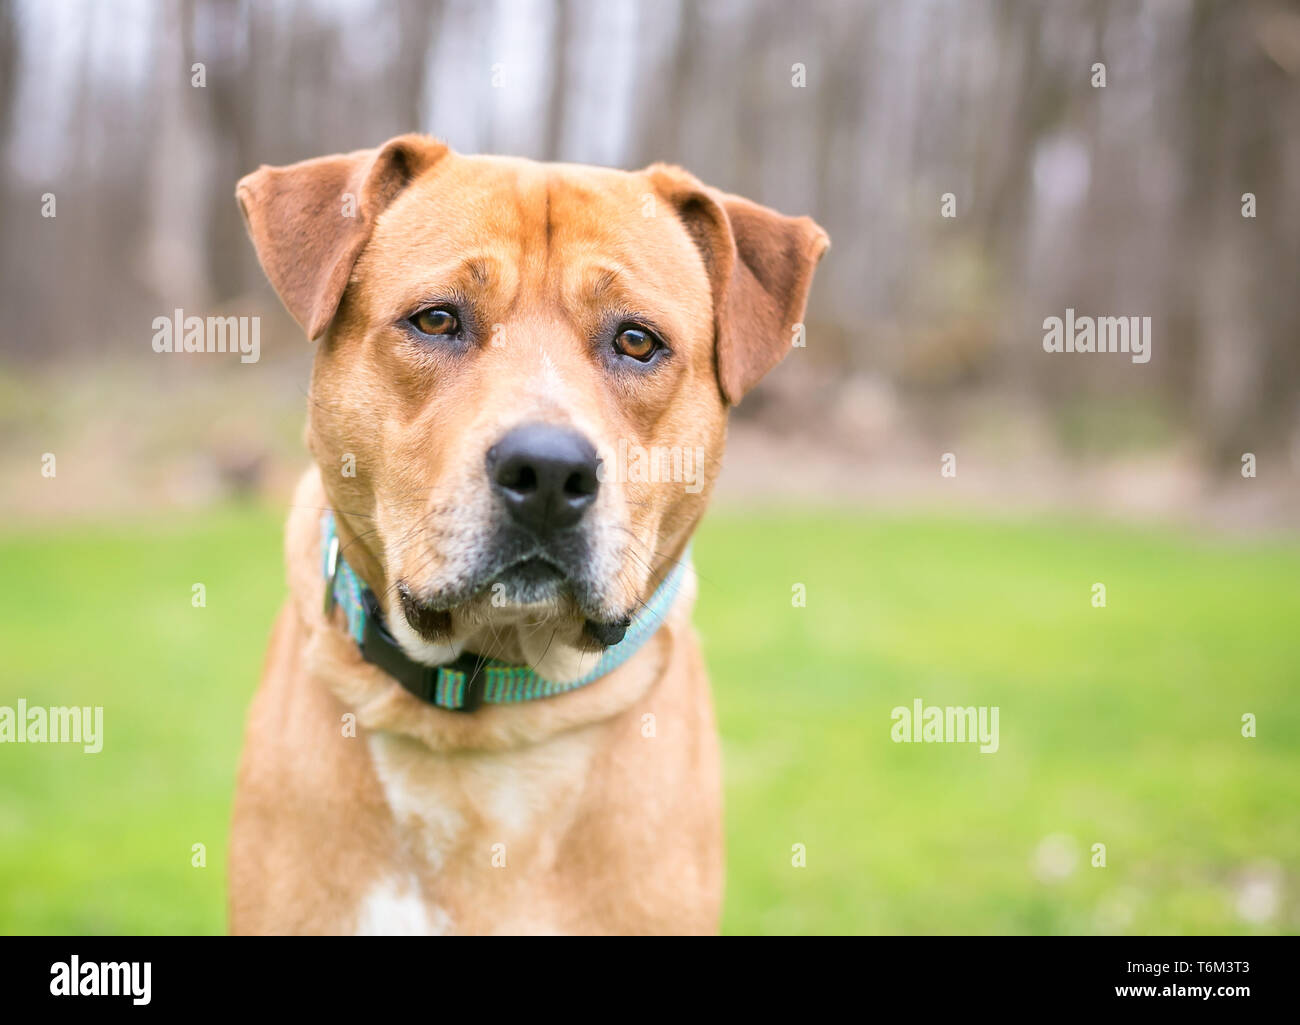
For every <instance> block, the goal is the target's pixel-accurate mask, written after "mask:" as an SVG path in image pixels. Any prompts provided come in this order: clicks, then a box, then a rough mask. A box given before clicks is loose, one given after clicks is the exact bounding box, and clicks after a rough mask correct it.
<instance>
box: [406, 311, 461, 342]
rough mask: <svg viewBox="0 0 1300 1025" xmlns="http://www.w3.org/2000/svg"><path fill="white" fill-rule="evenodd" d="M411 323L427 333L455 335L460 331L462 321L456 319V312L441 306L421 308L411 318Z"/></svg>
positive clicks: (423, 332) (418, 329) (421, 331)
mask: <svg viewBox="0 0 1300 1025" xmlns="http://www.w3.org/2000/svg"><path fill="white" fill-rule="evenodd" d="M411 323H412V324H413V325H415V329H416V330H417V331H419V332H420V333H421V334H426V335H454V334H456V333H457V332H458V331H460V321H459V320H457V319H456V314H454V313H452V312H451V310H445V309H443V308H441V307H439V306H435V307H434V308H433V309H429V310H421V311H420V312H419V313H417V314H416V315H415V316H414V317H412V318H411Z"/></svg>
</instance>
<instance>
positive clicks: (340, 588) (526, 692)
mask: <svg viewBox="0 0 1300 1025" xmlns="http://www.w3.org/2000/svg"><path fill="white" fill-rule="evenodd" d="M320 544H321V560H322V562H321V568H322V571H323V576H324V579H325V592H324V601H323V610H324V613H325V615H326V616H332V617H334V618H335V619H341V620H342V621H343V623H345V624H346V628H347V631H348V633H349V635H350V636H351V637H352V638H353V640H354V641H356V643H357V645H358V646H359V648H360V650H361V655H362V658H364V659H365V660H366V661H367V662H368V663H370V664H371V665H373V666H375V667H376V668H378V669H381V670H382V671H384V672H385V673H387V674H388V675H389V676H391V677H393V679H395V680H396V681H397V682H398V683H400V684H401V685H402V686H403V687H405V688H406V690H408V691H410V692H411V693H412V694H414V695H415V696H416V697H418V698H420V700H422V701H425V702H427V703H429V704H432V705H436V706H437V707H439V708H444V709H447V710H449V711H458V712H474V711H477V710H478V708H479V707H480V706H482V705H483V704H485V703H486V704H516V703H519V702H523V701H533V700H542V699H545V698H553V697H556V696H557V695H560V694H565V693H568V692H569V691H572V690H576V689H577V688H579V687H584V686H587V685H588V684H591V683H595V682H596V681H597V680H600V679H601V678H603V677H605V676H608V675H609V674H610V673H611V672H613V671H614V670H615V669H617V668H618V667H619V666H621V665H622V664H623V663H624V662H627V661H628V660H629V659H631V658H633V657H634V656H635V655H636V653H637V652H638V651H639V650H640V649H641V647H642V646H643V645H644V644H645V643H646V642H647V641H648V640H649V639H650V638H651V637H652V636H653V635H654V633H655V631H656V630H657V629H658V628H659V625H660V623H661V622H662V621H663V618H664V617H665V616H666V615H667V614H668V612H669V610H670V609H671V608H672V606H673V603H674V602H675V600H676V598H677V593H678V591H679V590H680V589H681V584H682V580H683V579H684V577H685V575H686V572H687V565H688V562H687V560H686V559H682V560H681V561H680V562H678V563H677V564H676V565H674V566H673V568H672V570H671V571H670V572H669V573H668V575H667V576H666V577H665V578H664V580H663V582H662V583H660V585H659V586H658V588H656V590H655V593H654V594H653V595H651V597H650V600H649V601H647V602H645V603H644V604H643V607H642V609H641V610H640V612H639V613H638V614H637V616H636V617H635V618H634V619H632V620H631V622H630V623H629V624H628V627H627V629H626V632H625V633H624V634H623V636H622V637H621V639H620V640H619V641H618V642H617V643H614V644H612V645H610V646H608V647H606V648H604V650H601V651H592V650H590V649H588V650H585V651H584V650H583V649H582V648H580V647H578V646H577V645H576V644H574V643H573V642H572V640H569V639H566V640H565V641H563V642H562V643H561V644H560V645H559V646H556V645H555V643H554V641H555V635H556V633H557V632H558V629H559V628H558V626H557V627H555V628H553V629H551V631H550V632H549V636H547V632H546V630H545V627H546V626H547V625H548V624H547V623H546V622H542V623H540V624H539V623H532V624H529V623H528V622H527V621H526V620H525V621H524V628H523V629H522V630H521V629H518V628H516V644H517V645H518V648H519V650H522V651H523V652H524V654H525V658H527V653H528V649H529V647H532V648H534V650H536V652H537V653H536V654H535V655H534V656H533V658H532V659H529V660H528V661H527V662H512V661H505V660H502V659H500V658H499V657H497V652H499V651H500V650H501V648H502V646H503V645H502V639H501V637H500V636H499V634H498V633H497V631H496V630H492V631H491V633H492V636H491V637H481V638H480V639H479V641H478V642H477V644H475V641H474V635H471V636H470V637H469V638H468V639H467V640H466V641H465V642H462V643H460V644H459V645H451V644H448V645H433V646H429V645H427V644H424V643H415V642H413V640H412V638H410V637H409V636H408V637H405V638H404V637H403V636H402V635H401V634H397V633H396V629H397V628H399V627H401V626H407V624H406V623H405V621H404V619H403V617H401V616H399V615H394V616H393V617H392V623H393V627H394V630H393V631H392V632H390V629H389V627H388V625H387V623H386V622H385V617H384V614H383V610H382V609H381V607H380V604H379V602H378V600H377V599H376V598H375V595H374V592H372V591H371V590H370V589H369V588H368V587H367V586H366V584H365V582H364V581H362V579H361V578H360V577H359V576H358V575H357V574H356V572H355V571H353V569H352V568H351V567H350V566H349V565H348V563H347V560H346V559H345V558H344V556H343V555H342V552H341V549H342V545H341V542H340V540H339V535H338V533H337V531H336V527H335V519H334V514H333V513H332V512H326V513H325V514H324V515H322V517H321V522H320ZM340 613H341V615H340ZM406 632H407V633H409V632H410V630H409V626H408V629H407V631H406ZM417 640H418V639H417ZM458 649H459V650H458ZM552 649H554V650H555V651H556V657H555V658H553V659H549V660H548V658H549V656H550V652H551V650H552ZM471 652H475V654H471ZM575 655H577V656H584V655H585V656H586V658H582V657H578V658H575V657H574V656H575ZM556 670H558V672H556Z"/></svg>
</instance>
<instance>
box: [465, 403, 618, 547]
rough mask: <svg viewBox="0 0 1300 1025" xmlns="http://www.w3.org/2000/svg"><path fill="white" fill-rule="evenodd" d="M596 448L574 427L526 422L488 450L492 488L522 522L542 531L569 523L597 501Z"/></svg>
mask: <svg viewBox="0 0 1300 1025" xmlns="http://www.w3.org/2000/svg"><path fill="white" fill-rule="evenodd" d="M599 465H600V460H598V459H597V458H596V449H595V447H594V446H593V445H592V444H591V442H589V441H588V440H587V439H586V438H584V437H583V436H582V435H581V434H579V433H578V432H577V431H574V430H570V429H568V428H565V427H552V426H550V425H548V424H525V425H523V426H522V427H516V428H514V429H513V430H512V431H510V432H509V433H508V434H507V435H506V436H505V437H504V438H502V439H501V440H500V441H498V442H497V443H496V444H495V445H493V446H492V447H491V448H490V449H488V454H487V472H488V477H489V479H490V480H491V481H492V486H493V488H494V489H495V490H496V492H497V494H498V495H500V496H501V498H502V499H503V500H504V501H505V504H506V508H507V509H509V510H510V515H511V516H513V517H514V519H515V521H516V522H517V523H519V524H520V525H521V526H525V527H528V528H529V529H530V530H534V531H537V532H538V533H544V532H545V531H548V530H559V529H562V528H564V527H572V526H573V525H574V524H575V523H577V522H578V521H579V520H580V519H582V514H583V513H584V512H586V511H587V507H588V506H590V505H591V504H592V503H593V502H594V501H595V500H596V489H597V488H598V487H599V486H600V483H599V481H598V480H597V479H596V467H597V466H599Z"/></svg>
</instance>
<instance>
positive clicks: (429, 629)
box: [396, 549, 631, 650]
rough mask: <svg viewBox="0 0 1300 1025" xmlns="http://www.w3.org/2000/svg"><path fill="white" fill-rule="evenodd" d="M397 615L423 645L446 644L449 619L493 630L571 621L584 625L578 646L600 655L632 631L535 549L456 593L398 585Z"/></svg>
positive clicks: (575, 576) (580, 580) (576, 578)
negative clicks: (528, 621)
mask: <svg viewBox="0 0 1300 1025" xmlns="http://www.w3.org/2000/svg"><path fill="white" fill-rule="evenodd" d="M396 590H397V595H398V598H399V599H400V602H401V611H402V614H403V615H404V616H405V618H406V621H407V622H408V623H409V624H410V626H411V628H412V629H413V630H414V631H415V632H416V633H417V634H419V635H420V636H421V637H422V638H423V639H425V640H427V641H431V642H439V641H445V640H446V639H447V638H448V637H449V636H450V634H451V632H452V622H453V620H452V617H453V615H455V614H459V617H460V618H461V619H463V620H465V621H468V622H469V623H473V624H479V625H492V624H494V623H500V622H502V621H505V622H509V621H511V620H516V621H517V620H518V619H519V618H520V617H535V618H539V619H542V618H546V619H551V618H570V619H571V620H573V621H574V623H575V625H576V623H577V622H579V621H580V622H581V623H582V630H581V643H582V644H583V645H584V646H586V647H588V648H590V649H592V650H599V649H602V648H606V647H609V646H611V645H614V644H617V643H619V642H620V641H621V640H622V639H623V636H624V634H625V633H626V632H627V628H628V627H629V626H630V625H631V616H630V615H614V616H611V615H610V614H609V612H608V611H607V610H605V609H602V608H599V607H598V605H597V603H596V602H595V601H594V600H593V599H594V595H593V588H592V586H591V585H590V584H589V583H588V582H586V581H585V579H584V577H583V576H582V575H581V574H580V573H578V572H575V571H573V570H572V569H570V568H568V567H567V566H566V565H564V564H563V562H562V561H561V560H560V558H558V557H556V556H554V555H552V554H550V553H547V552H542V551H537V550H536V549H533V550H530V551H526V552H524V553H520V554H515V555H514V557H513V558H510V559H508V560H503V559H501V558H498V559H496V560H494V563H493V564H492V565H491V566H490V567H489V568H485V569H484V570H483V571H482V572H480V573H478V574H476V575H475V576H474V578H473V579H472V580H471V581H469V582H467V583H465V584H463V585H461V586H459V587H456V588H447V589H442V590H439V591H436V592H433V593H428V594H420V593H418V592H416V591H415V590H413V589H412V588H411V586H410V585H409V584H408V583H407V582H406V581H404V580H403V581H398V583H397V586H396Z"/></svg>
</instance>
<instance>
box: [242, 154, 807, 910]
mask: <svg viewBox="0 0 1300 1025" xmlns="http://www.w3.org/2000/svg"><path fill="white" fill-rule="evenodd" d="M238 199H239V204H240V207H241V209H242V210H243V213H244V217H245V219H246V221H247V224H248V230H249V234H250V235H251V236H252V240H253V244H254V246H255V247H256V249H257V253H258V257H259V258H260V260H261V263H262V266H263V268H264V269H265V271H266V274H267V277H268V278H269V279H270V281H271V284H272V285H273V286H274V287H275V289H276V291H277V292H278V293H279V295H280V297H281V299H282V300H283V301H284V304H285V306H286V307H287V308H288V309H289V311H290V313H292V314H293V316H294V318H295V319H296V320H297V321H298V323H299V324H300V325H301V326H302V328H303V329H304V331H305V332H306V334H307V336H308V337H309V338H311V339H313V340H315V343H316V346H317V348H316V354H315V364H314V367H313V371H312V380H311V389H310V402H309V403H308V429H307V438H308V443H309V446H310V449H311V453H312V456H313V457H314V463H315V465H314V466H313V467H312V469H311V470H310V471H309V472H308V473H307V474H306V475H305V476H304V477H303V479H302V481H301V483H300V485H299V487H298V491H297V494H296V496H295V498H294V501H293V506H292V513H291V515H290V518H289V523H288V528H287V533H286V547H287V568H288V578H289V585H290V595H291V596H290V599H289V601H288V602H287V603H286V605H285V607H284V609H283V610H282V611H281V614H280V617H279V620H278V621H277V623H276V626H275V630H274V634H273V637H272V640H271V645H270V651H269V652H268V654H267V658H266V665H265V673H264V677H263V680H262V685H261V689H260V691H259V692H258V695H257V697H256V699H255V701H254V704H253V707H252V710H251V712H250V715H249V720H248V728H247V736H246V741H245V749H244V755H243V760H242V764H241V767H240V776H239V790H238V794H237V797H236V804H235V814H234V826H233V832H232V840H231V852H230V916H231V917H230V922H231V928H232V930H234V931H236V932H245V933H249V932H252V933H264V932H275V933H279V932H303V933H350V932H403V933H516V932H533V933H611V932H620V933H645V932H708V931H712V930H715V929H716V928H717V923H718V913H719V906H720V903H721V898H722V860H723V851H722V823H721V799H720V768H719V762H718V746H717V739H716V736H715V731H714V725H713V712H712V706H711V700H710V696H709V689H708V682H707V679H706V676H705V672H704V665H703V662H702V659H701V656H700V652H699V648H698V645H697V643H696V640H695V638H694V635H693V633H692V629H691V625H690V614H691V606H692V603H693V600H694V596H695V589H696V581H695V577H694V574H693V572H692V569H691V563H690V540H691V534H692V532H693V531H694V530H695V527H696V525H697V523H698V522H699V520H700V517H701V515H702V514H703V512H704V507H705V504H706V503H707V501H708V497H709V494H710V492H711V490H712V486H713V483H714V481H715V479H716V477H717V474H718V470H719V467H720V461H721V457H722V447H723V438H724V434H725V424H726V416H727V410H728V408H729V407H730V406H731V405H733V404H735V403H737V402H739V401H740V399H741V397H742V396H743V395H744V394H745V393H746V392H747V391H748V390H749V389H750V388H751V387H752V386H753V385H754V384H755V383H756V382H757V381H758V380H759V378H761V377H762V376H763V374H765V373H766V372H767V371H768V370H770V369H771V368H772V367H773V366H774V365H775V364H776V363H778V362H779V361H780V360H781V358H782V357H783V356H784V355H785V354H786V352H787V351H788V349H789V347H790V343H791V339H792V337H793V336H794V333H795V331H796V330H798V329H797V327H796V325H798V324H799V323H800V322H801V321H802V319H803V310H804V303H805V300H806V298H807V294H808V287H809V284H810V282H811V279H812V274H813V268H814V267H815V265H816V263H817V261H818V259H819V257H820V256H821V254H822V253H823V251H824V250H825V249H826V247H827V237H826V234H825V233H824V232H823V231H822V230H821V229H820V228H819V227H818V226H817V225H816V224H814V223H813V222H812V221H811V220H809V219H807V218H805V217H798V218H791V217H785V216H782V215H781V214H778V213H776V212H775V211H772V210H769V209H767V208H766V207H763V206H760V205H758V204H756V203H753V202H750V201H748V200H745V199H741V198H739V197H737V196H732V195H728V194H726V193H723V192H719V191H717V190H715V189H713V188H710V187H708V186H705V185H703V184H702V183H700V182H699V181H697V180H696V179H695V178H694V177H692V176H691V175H690V174H688V173H687V172H685V171H683V170H681V169H679V168H676V167H670V166H666V165H661V164H660V165H654V166H652V167H649V168H647V169H645V170H642V171H636V172H625V171H615V170H607V169H603V168H594V167H580V166H575V165H561V164H543V163H534V162H532V161H528V160H519V159H510V158H503V157H468V156H462V155H460V154H456V153H454V152H452V151H451V150H449V149H448V148H447V147H446V146H444V145H443V144H441V143H440V142H437V141H435V140H433V139H430V138H426V137H422V136H402V137H400V138H397V139H394V140H392V141H390V142H389V143H387V144H386V145H384V146H382V147H381V148H379V149H375V150H363V151H359V152H355V153H349V154H345V155H340V156H332V157H324V158H320V159H316V160H309V161H305V162H303V163H300V164H294V165H291V166H288V167H263V168H261V169H260V170H258V171H256V172H254V173H252V174H250V175H248V176H247V177H246V178H244V179H243V180H242V181H241V182H240V183H239V188H238ZM629 452H649V453H657V454H659V455H657V456H656V459H657V462H656V466H660V467H666V468H668V469H666V470H665V471H664V472H653V473H650V472H629V469H628V462H629V460H628V459H627V457H626V455H625V454H626V453H629ZM620 454H624V455H620ZM673 467H680V468H682V470H681V472H677V471H675V470H673V469H672V468H673ZM687 471H689V472H687ZM651 717H652V718H651ZM646 722H653V723H654V729H653V730H647V729H646V728H645V723H646Z"/></svg>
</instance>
